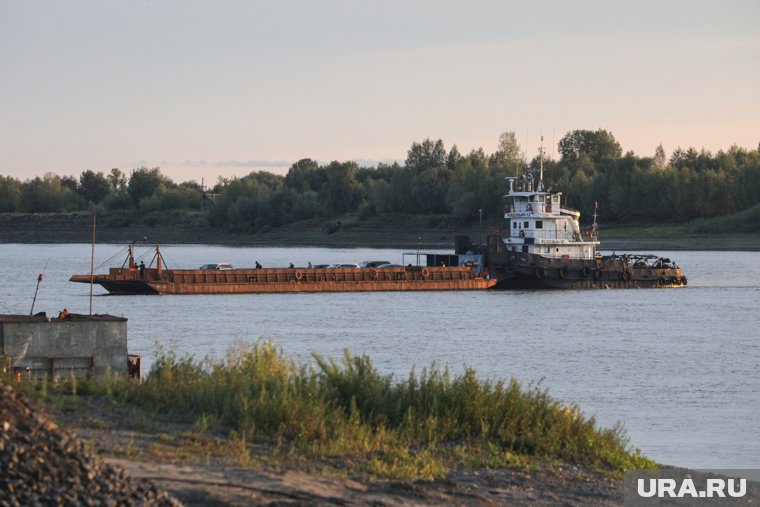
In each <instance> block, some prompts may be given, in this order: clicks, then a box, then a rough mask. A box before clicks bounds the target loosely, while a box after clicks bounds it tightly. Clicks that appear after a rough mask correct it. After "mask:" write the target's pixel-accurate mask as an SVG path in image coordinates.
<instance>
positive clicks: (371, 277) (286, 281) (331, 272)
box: [71, 267, 496, 294]
mask: <svg viewBox="0 0 760 507" xmlns="http://www.w3.org/2000/svg"><path fill="white" fill-rule="evenodd" d="M71 281H72V282H80V283H90V276H89V275H74V276H72V277H71ZM92 281H93V283H96V284H99V285H101V286H103V288H105V289H106V290H108V291H109V292H110V293H112V294H257V293H262V294H272V293H301V292H314V293H318V292H374V291H430V290H436V291H442V290H484V289H489V288H491V287H493V286H494V285H496V280H495V279H489V278H481V277H476V276H475V274H474V272H473V270H472V269H470V268H467V267H429V268H428V267H409V268H393V269H376V268H371V269H366V268H365V269H306V268H303V269H299V268H288V269H273V268H269V269H255V270H254V269H236V270H219V271H209V270H168V269H164V270H161V271H159V270H157V269H147V270H145V273H143V274H142V275H140V274H139V272H138V271H137V270H130V269H124V268H121V269H118V268H112V269H111V271H110V273H109V274H108V275H96V276H95V277H94V278H93V279H92Z"/></svg>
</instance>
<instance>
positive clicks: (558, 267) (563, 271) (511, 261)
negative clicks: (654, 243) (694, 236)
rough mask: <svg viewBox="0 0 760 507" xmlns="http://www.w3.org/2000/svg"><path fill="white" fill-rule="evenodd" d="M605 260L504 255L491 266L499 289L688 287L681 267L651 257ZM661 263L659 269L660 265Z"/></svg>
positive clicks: (494, 259)
mask: <svg viewBox="0 0 760 507" xmlns="http://www.w3.org/2000/svg"><path fill="white" fill-rule="evenodd" d="M650 258H651V259H654V262H653V263H648V262H646V261H644V260H643V256H602V257H599V258H596V259H592V260H584V259H555V258H546V257H542V256H540V255H535V254H525V253H516V252H502V253H500V254H498V255H497V256H495V257H494V258H493V259H492V262H491V270H492V274H493V275H494V276H495V278H496V280H497V284H496V286H495V288H496V289H637V288H679V287H685V286H686V284H687V283H688V280H687V278H686V277H685V276H684V275H683V273H682V271H681V269H680V268H678V267H673V265H670V264H668V263H663V261H664V260H663V259H659V258H656V257H654V256H650ZM658 262H659V265H658Z"/></svg>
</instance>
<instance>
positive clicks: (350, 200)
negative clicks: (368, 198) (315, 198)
mask: <svg viewBox="0 0 760 507" xmlns="http://www.w3.org/2000/svg"><path fill="white" fill-rule="evenodd" d="M357 170H358V167H357V165H356V163H354V162H343V163H341V162H332V163H331V164H330V165H329V166H327V167H326V168H325V173H326V175H327V181H326V182H325V184H324V185H323V186H322V194H323V195H324V197H325V201H326V202H325V204H326V205H327V208H328V209H330V210H331V211H333V212H335V213H347V212H349V211H356V210H357V209H358V208H359V205H360V204H361V201H362V199H363V195H362V187H361V186H360V185H359V183H358V182H357V181H356V173H357Z"/></svg>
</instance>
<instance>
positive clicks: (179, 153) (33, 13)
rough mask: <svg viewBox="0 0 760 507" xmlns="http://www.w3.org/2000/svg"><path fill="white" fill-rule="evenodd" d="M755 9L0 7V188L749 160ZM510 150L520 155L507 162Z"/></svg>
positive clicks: (0, 0) (758, 60) (600, 4)
mask: <svg viewBox="0 0 760 507" xmlns="http://www.w3.org/2000/svg"><path fill="white" fill-rule="evenodd" d="M758 19H760V2H759V1H757V0H747V1H733V0H723V1H720V2H718V1H693V0H692V1H663V0H657V1H635V2H625V3H623V2H615V1H609V0H603V1H572V2H571V1H520V2H508V1H492V2H478V1H469V2H462V1H457V2H451V1H442V0H435V1H412V0H404V1H388V0H384V1H380V2H378V1H375V2H357V1H280V2H264V1H261V2H254V1H240V2H233V1H213V2H212V1H205V2H198V1H187V0H182V1H165V0H156V1H123V2H112V1H104V0H94V1H91V2H90V1H54V2H53V1H23V0H0V174H4V175H12V176H15V177H19V178H22V179H25V178H28V177H32V176H36V175H41V174H43V173H44V172H46V171H53V172H56V173H58V174H61V175H63V174H73V175H77V176H78V175H79V174H80V173H81V172H82V171H84V170H87V169H92V170H95V171H106V172H107V171H109V170H110V168H112V167H119V168H120V169H122V170H124V171H127V172H128V171H129V170H131V169H135V168H137V167H140V166H147V167H154V166H160V167H161V168H162V171H163V172H164V173H165V174H167V175H169V176H170V177H172V178H173V179H174V180H176V181H184V180H187V179H198V180H200V177H201V176H205V178H206V182H209V181H214V180H215V179H216V177H217V176H218V175H223V176H231V175H244V174H247V173H248V172H250V171H251V170H259V169H272V168H277V167H284V166H288V165H289V164H291V163H292V162H294V161H295V160H297V159H299V158H305V157H310V158H314V159H317V160H320V161H330V160H341V161H343V160H357V161H359V162H360V163H368V164H373V165H374V163H375V162H376V161H384V160H395V159H399V160H403V159H404V158H406V151H407V150H408V149H409V146H410V145H411V143H412V142H413V141H421V140H423V139H424V138H426V137H430V138H433V139H437V138H441V139H443V140H444V143H445V145H446V148H447V149H448V148H449V147H451V145H453V144H456V145H457V146H458V147H459V149H460V151H461V152H469V151H470V150H471V149H473V148H478V147H483V149H484V150H485V151H486V152H488V153H491V152H493V151H495V149H496V143H497V140H498V137H499V134H500V133H501V132H504V131H507V130H514V131H515V132H516V133H517V138H518V140H519V141H520V143H521V145H523V148H525V147H526V146H527V151H528V154H529V156H531V157H532V156H533V155H535V154H536V150H537V147H538V142H539V135H540V133H541V132H543V134H544V139H545V144H546V145H547V149H549V148H551V145H552V144H554V145H555V146H556V143H557V142H558V141H559V139H560V138H561V137H562V136H563V135H564V134H565V133H567V132H568V131H569V130H572V129H597V128H600V127H601V128H605V129H607V130H609V131H611V132H612V133H613V134H614V135H615V137H616V138H617V140H618V141H619V142H620V143H621V144H622V146H623V149H624V150H633V151H634V152H636V153H637V154H639V155H651V154H653V153H654V150H655V147H656V146H657V145H658V144H659V143H662V144H663V146H664V148H665V150H666V152H667V153H671V152H672V151H673V150H674V149H675V148H677V147H678V146H681V147H689V146H693V147H696V148H698V149H700V148H703V147H704V148H706V149H709V150H713V151H715V150H718V149H721V148H724V149H725V148H728V147H730V146H731V145H732V144H738V145H741V146H745V147H748V148H753V149H754V148H756V147H757V146H758V143H760V29H758ZM526 138H527V144H526Z"/></svg>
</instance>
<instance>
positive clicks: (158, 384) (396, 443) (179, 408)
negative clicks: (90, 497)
mask: <svg viewBox="0 0 760 507" xmlns="http://www.w3.org/2000/svg"><path fill="white" fill-rule="evenodd" d="M315 363H316V364H315V366H308V365H298V364H296V363H295V362H294V361H293V360H291V359H290V358H288V357H286V356H284V355H283V354H282V352H281V351H278V350H277V349H276V348H275V346H274V345H272V344H271V343H269V342H262V343H257V344H255V345H252V346H249V345H245V344H241V345H240V346H239V347H238V348H236V349H234V350H231V351H229V352H228V354H227V357H226V359H225V360H223V361H220V360H210V359H204V360H201V361H198V360H195V359H193V358H181V359H180V358H177V357H176V356H175V355H174V354H171V353H169V354H165V353H163V352H160V353H159V357H158V358H157V360H156V361H155V363H154V365H153V368H152V369H151V371H150V373H149V374H148V375H147V377H146V378H145V381H144V382H143V383H142V384H139V385H138V384H132V385H129V384H127V386H125V387H126V391H125V394H126V396H127V397H129V398H131V399H133V400H134V401H139V402H140V403H142V404H147V405H148V406H150V407H151V408H152V409H154V410H156V411H157V412H158V413H161V414H165V415H166V416H168V417H170V418H172V419H176V420H181V421H184V422H189V423H194V422H197V421H199V420H202V421H204V427H213V428H215V429H216V430H224V431H228V432H229V431H232V432H235V433H236V434H244V435H251V436H252V437H253V438H258V439H268V440H270V441H276V442H278V443H284V444H289V445H290V446H292V448H294V449H299V450H302V451H307V452H310V453H315V454H318V455H344V454H346V453H349V454H358V455H361V454H366V453H379V454H376V455H375V458H374V459H375V461H374V462H373V463H374V465H373V466H375V467H376V468H382V467H380V466H379V465H378V464H377V456H379V455H383V454H384V455H389V456H392V460H393V462H394V463H395V462H398V460H399V456H404V455H409V449H418V450H422V451H424V452H427V450H428V449H431V448H435V447H436V446H438V445H440V444H444V443H447V442H474V443H477V445H483V444H485V443H488V444H489V445H491V446H496V448H497V449H500V450H501V451H503V452H510V453H518V454H521V455H529V456H535V457H539V458H542V459H550V460H551V459H557V460H563V461H568V462H572V463H577V464H581V465H587V466H591V467H594V468H597V469H606V470H610V471H624V470H626V469H628V468H634V467H642V466H651V465H652V463H651V462H650V461H649V460H647V459H646V458H643V457H641V456H640V455H639V454H638V452H630V451H629V449H628V447H627V440H626V439H625V437H624V432H623V430H622V428H621V427H620V426H616V427H614V428H611V429H603V428H598V427H597V426H596V423H595V420H594V419H593V418H587V417H584V416H583V415H582V414H581V412H580V411H579V410H578V408H577V407H575V406H569V405H565V404H563V403H561V402H559V401H557V400H555V399H553V398H552V397H551V396H549V394H548V393H547V391H546V390H545V389H541V388H539V387H532V388H528V389H525V388H523V387H522V386H521V385H520V384H519V383H518V382H517V381H516V380H514V379H512V380H511V381H509V382H503V381H497V382H492V381H485V380H480V379H478V378H477V376H476V373H475V371H474V370H472V369H467V370H466V371H465V372H464V373H463V374H462V375H459V376H454V377H452V376H451V375H450V374H449V372H448V370H447V369H440V368H439V367H437V366H435V365H433V366H432V367H431V368H429V369H425V370H422V372H421V373H420V374H419V375H417V374H416V373H415V372H414V371H412V372H411V373H410V374H409V377H408V379H407V380H406V381H404V382H395V381H394V380H393V378H392V377H391V376H390V375H382V374H380V373H379V372H378V371H377V370H376V369H375V368H374V366H372V363H371V361H370V359H369V358H368V357H367V356H353V355H351V354H350V353H349V352H348V351H346V352H345V354H344V356H343V359H342V361H340V362H336V361H334V360H328V359H325V358H323V357H321V356H318V355H317V356H315ZM209 421H213V423H209ZM415 459H416V460H417V461H419V459H418V458H415ZM404 466H407V465H404ZM420 466H421V467H423V468H424V467H429V463H428V464H427V465H420Z"/></svg>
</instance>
